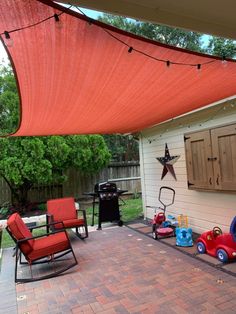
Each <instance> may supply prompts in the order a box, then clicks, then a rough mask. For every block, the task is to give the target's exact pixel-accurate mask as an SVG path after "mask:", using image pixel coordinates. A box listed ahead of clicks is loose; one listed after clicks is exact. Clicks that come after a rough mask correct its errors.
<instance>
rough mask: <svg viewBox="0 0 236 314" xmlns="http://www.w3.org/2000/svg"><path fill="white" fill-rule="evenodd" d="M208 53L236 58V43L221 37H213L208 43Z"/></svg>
mask: <svg viewBox="0 0 236 314" xmlns="http://www.w3.org/2000/svg"><path fill="white" fill-rule="evenodd" d="M207 51H208V52H209V53H211V54H213V55H216V56H220V57H225V58H235V56H236V41H235V40H232V39H225V38H220V37H211V38H210V40H209V43H208V47H207Z"/></svg>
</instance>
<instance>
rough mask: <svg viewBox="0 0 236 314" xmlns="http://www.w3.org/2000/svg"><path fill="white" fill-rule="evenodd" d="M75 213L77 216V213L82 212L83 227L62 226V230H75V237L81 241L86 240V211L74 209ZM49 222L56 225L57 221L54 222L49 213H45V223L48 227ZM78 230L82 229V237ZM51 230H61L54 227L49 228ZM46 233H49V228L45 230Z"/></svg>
mask: <svg viewBox="0 0 236 314" xmlns="http://www.w3.org/2000/svg"><path fill="white" fill-rule="evenodd" d="M76 212H77V215H78V212H82V213H83V219H84V226H78V227H68V228H66V227H65V226H64V224H63V226H64V229H73V228H75V230H76V235H77V237H79V238H80V239H81V240H84V239H86V238H88V225H87V217H86V211H85V210H84V209H76ZM50 222H52V223H56V224H57V223H58V221H55V220H54V218H53V215H52V214H49V213H46V223H47V225H50ZM80 228H84V231H85V232H84V235H82V234H81V233H80V232H79V229H80ZM51 230H54V231H55V230H61V229H55V227H53V226H52V227H51ZM47 232H49V227H48V228H47Z"/></svg>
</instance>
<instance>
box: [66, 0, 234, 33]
mask: <svg viewBox="0 0 236 314" xmlns="http://www.w3.org/2000/svg"><path fill="white" fill-rule="evenodd" d="M60 2H64V3H68V2H70V3H72V4H76V5H78V6H80V7H85V8H89V9H93V10H98V11H102V12H108V13H113V14H117V15H122V16H127V17H131V18H134V19H138V20H143V21H149V22H153V23H157V24H164V25H170V26H174V27H179V28H184V29H188V30H192V31H197V32H200V33H204V34H213V35H216V36H220V37H225V38H232V39H236V18H235V12H236V1H235V0H225V1H222V0H198V1H190V0H177V1H176V0H116V1H105V0H71V1H69V0H62V1H60Z"/></svg>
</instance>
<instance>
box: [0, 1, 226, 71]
mask: <svg viewBox="0 0 236 314" xmlns="http://www.w3.org/2000/svg"><path fill="white" fill-rule="evenodd" d="M71 7H75V8H76V9H77V10H78V11H79V12H80V13H81V14H82V15H84V16H85V17H86V18H87V20H88V22H89V24H93V19H92V18H90V17H88V16H87V15H86V14H85V13H84V12H83V11H82V10H81V9H80V8H79V7H78V6H75V5H72V4H70V6H69V7H68V8H65V9H64V10H63V9H62V10H61V12H60V13H58V14H53V15H51V16H49V17H47V18H45V19H43V20H41V21H39V22H36V23H33V24H30V25H27V26H23V27H21V28H16V29H13V30H10V31H4V32H3V33H0V35H4V36H5V38H6V39H10V34H11V33H14V32H18V31H21V30H24V29H27V28H31V27H34V26H37V25H39V24H42V23H44V22H46V21H48V20H49V19H52V18H54V19H55V21H56V22H59V16H60V15H62V14H64V13H66V12H67V11H69V10H70V9H71ZM97 26H98V25H97ZM98 27H100V28H101V29H102V30H103V31H104V32H105V33H106V34H108V35H109V36H111V37H112V38H113V39H115V40H117V41H119V42H120V43H122V44H123V45H125V46H127V47H128V53H132V52H133V51H135V52H137V53H139V54H142V55H144V56H146V57H148V58H150V59H153V60H155V61H158V62H163V63H165V64H166V66H167V67H170V65H171V64H174V65H180V66H191V67H196V68H197V69H198V70H200V69H201V67H202V66H203V65H206V64H210V63H214V62H217V61H218V60H209V61H206V62H203V63H196V64H195V63H183V62H175V61H170V60H164V59H160V58H157V57H154V56H152V55H149V54H148V53H146V52H144V51H141V50H138V49H136V48H134V47H132V46H130V45H129V44H127V43H126V42H125V41H123V40H121V39H120V38H118V37H117V36H115V35H114V34H113V33H111V32H110V31H109V30H107V29H105V28H104V27H102V26H98ZM222 60H224V61H226V60H225V57H224V56H223V57H222Z"/></svg>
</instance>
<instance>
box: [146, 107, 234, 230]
mask: <svg viewBox="0 0 236 314" xmlns="http://www.w3.org/2000/svg"><path fill="white" fill-rule="evenodd" d="M235 122H236V103H235V102H234V103H232V101H231V102H225V103H222V104H220V105H217V106H214V107H212V108H208V109H205V110H201V111H199V112H195V113H192V114H190V115H187V116H185V117H182V118H178V119H176V120H173V121H171V122H168V123H164V124H161V125H159V126H156V127H154V128H151V129H146V130H143V131H142V133H141V135H140V165H141V176H142V193H143V206H144V216H145V217H146V218H152V217H153V214H154V210H153V209H152V208H149V207H146V206H160V205H161V204H160V203H159V201H158V193H159V189H160V187H161V186H169V187H171V188H173V189H174V190H175V191H176V197H175V202H174V204H173V205H171V206H170V207H168V208H167V214H172V215H174V216H176V217H177V216H178V215H179V214H184V215H187V216H188V221H189V226H190V227H192V228H193V231H195V232H198V233H202V232H204V231H206V230H208V229H211V228H213V227H214V226H216V225H217V226H219V227H221V228H222V230H223V231H228V230H229V226H230V223H231V220H232V218H233V217H234V216H235V215H236V192H235V193H232V192H231V193H226V192H206V191H196V190H189V189H188V186H187V171H186V164H185V146H184V134H185V133H188V132H195V131H200V130H203V129H208V128H212V127H217V126H221V125H225V124H230V123H235ZM165 143H167V144H168V148H169V151H170V155H171V156H173V155H180V158H179V160H178V161H177V162H176V163H175V164H174V170H175V174H176V177H177V181H175V179H174V178H173V177H172V176H171V174H170V173H167V174H166V176H165V177H164V179H163V180H161V175H162V170H163V166H162V165H161V164H160V163H159V161H158V160H157V159H156V157H162V156H164V153H165Z"/></svg>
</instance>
